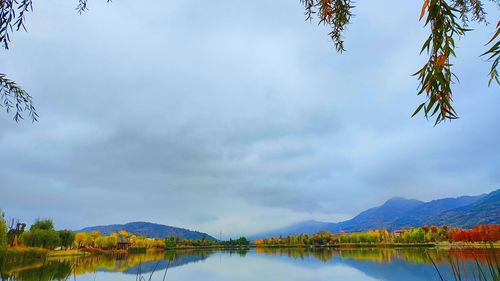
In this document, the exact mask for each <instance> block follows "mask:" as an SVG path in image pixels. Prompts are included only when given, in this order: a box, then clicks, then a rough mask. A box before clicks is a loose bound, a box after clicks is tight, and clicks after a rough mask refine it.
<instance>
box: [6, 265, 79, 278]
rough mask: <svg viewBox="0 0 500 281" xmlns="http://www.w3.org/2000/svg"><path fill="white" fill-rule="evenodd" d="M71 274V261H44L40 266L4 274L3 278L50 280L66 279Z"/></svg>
mask: <svg viewBox="0 0 500 281" xmlns="http://www.w3.org/2000/svg"><path fill="white" fill-rule="evenodd" d="M70 274H71V263H70V262H59V261H48V262H46V263H42V265H41V266H40V267H35V268H27V269H24V270H20V271H18V272H16V273H12V274H10V275H3V274H2V278H3V279H7V280H8V279H9V278H10V279H12V280H18V281H33V280H39V281H50V280H66V279H67V278H68V276H69V275H70Z"/></svg>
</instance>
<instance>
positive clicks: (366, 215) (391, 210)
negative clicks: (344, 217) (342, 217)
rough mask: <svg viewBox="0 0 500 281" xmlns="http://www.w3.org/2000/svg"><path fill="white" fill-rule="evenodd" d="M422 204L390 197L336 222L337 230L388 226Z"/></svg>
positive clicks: (359, 229)
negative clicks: (379, 203)
mask: <svg viewBox="0 0 500 281" xmlns="http://www.w3.org/2000/svg"><path fill="white" fill-rule="evenodd" d="M422 204H424V202H422V201H418V200H415V199H405V198H400V197H396V198H392V199H389V200H388V201H386V202H385V203H384V204H383V205H382V206H379V207H375V208H371V209H368V210H366V211H364V212H362V213H360V214H359V215H357V216H355V217H354V218H353V219H351V220H348V221H344V222H341V223H338V227H339V230H343V231H348V232H352V231H364V230H367V229H374V228H381V227H390V225H391V223H392V222H393V221H395V220H396V219H397V218H399V217H401V216H402V215H403V214H405V213H407V212H408V211H410V210H412V209H414V208H416V207H418V206H420V205H422Z"/></svg>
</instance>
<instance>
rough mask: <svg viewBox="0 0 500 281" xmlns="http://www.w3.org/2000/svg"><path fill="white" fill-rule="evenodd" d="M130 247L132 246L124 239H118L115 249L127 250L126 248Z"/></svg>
mask: <svg viewBox="0 0 500 281" xmlns="http://www.w3.org/2000/svg"><path fill="white" fill-rule="evenodd" d="M130 245H132V243H130V242H128V241H127V240H126V239H122V238H119V239H118V242H117V243H116V248H117V249H118V250H128V248H130Z"/></svg>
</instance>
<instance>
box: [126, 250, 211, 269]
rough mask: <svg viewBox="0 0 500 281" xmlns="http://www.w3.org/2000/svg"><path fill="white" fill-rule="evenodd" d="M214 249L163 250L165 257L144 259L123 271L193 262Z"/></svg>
mask: <svg viewBox="0 0 500 281" xmlns="http://www.w3.org/2000/svg"><path fill="white" fill-rule="evenodd" d="M213 253H215V252H214V251H190V252H165V258H164V259H161V260H158V261H145V262H143V263H141V264H138V265H135V266H132V267H130V268H128V269H126V270H124V271H123V273H125V274H137V273H138V272H140V273H142V274H144V273H151V272H153V271H160V270H163V269H166V268H173V267H178V266H183V265H186V264H189V263H195V262H199V261H203V260H206V259H207V258H208V257H210V256H211V255H212V254H213Z"/></svg>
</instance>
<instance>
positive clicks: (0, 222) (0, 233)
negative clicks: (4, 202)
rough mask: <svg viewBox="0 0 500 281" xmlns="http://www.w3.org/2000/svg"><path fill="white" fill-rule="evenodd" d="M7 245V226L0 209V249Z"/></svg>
mask: <svg viewBox="0 0 500 281" xmlns="http://www.w3.org/2000/svg"><path fill="white" fill-rule="evenodd" d="M6 244H7V224H6V223H5V215H4V213H3V211H2V209H0V248H2V247H4V246H5V245H6Z"/></svg>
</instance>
